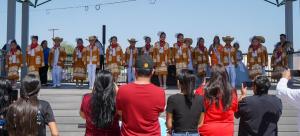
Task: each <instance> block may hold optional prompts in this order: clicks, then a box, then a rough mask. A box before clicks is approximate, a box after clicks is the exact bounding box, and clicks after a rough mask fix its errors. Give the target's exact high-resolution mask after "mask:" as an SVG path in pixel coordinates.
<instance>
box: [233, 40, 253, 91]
mask: <svg viewBox="0 0 300 136" xmlns="http://www.w3.org/2000/svg"><path fill="white" fill-rule="evenodd" d="M233 47H234V48H235V50H236V58H237V67H236V68H235V73H236V75H237V76H236V80H235V82H236V86H238V87H241V86H242V83H243V82H248V81H250V79H249V71H248V69H247V68H246V66H245V64H244V63H243V53H242V51H241V50H239V49H240V44H239V43H234V44H233Z"/></svg>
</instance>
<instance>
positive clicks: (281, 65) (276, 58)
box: [271, 45, 288, 81]
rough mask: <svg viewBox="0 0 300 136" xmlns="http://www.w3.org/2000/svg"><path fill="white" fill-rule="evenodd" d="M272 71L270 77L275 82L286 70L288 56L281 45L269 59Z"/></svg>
mask: <svg viewBox="0 0 300 136" xmlns="http://www.w3.org/2000/svg"><path fill="white" fill-rule="evenodd" d="M271 67H272V69H273V72H272V75H271V77H272V78H273V79H275V80H277V81H279V79H280V78H281V73H282V72H283V71H284V70H286V69H287V68H288V56H287V52H286V51H285V49H284V47H283V46H282V45H279V46H278V47H277V48H275V49H274V51H273V54H272V59H271Z"/></svg>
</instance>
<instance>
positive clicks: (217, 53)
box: [208, 44, 223, 66]
mask: <svg viewBox="0 0 300 136" xmlns="http://www.w3.org/2000/svg"><path fill="white" fill-rule="evenodd" d="M222 52H223V46H222V45H221V44H220V45H217V47H214V46H213V45H211V46H210V48H209V51H208V53H209V55H210V61H211V65H212V66H213V65H216V64H222V61H221V55H222Z"/></svg>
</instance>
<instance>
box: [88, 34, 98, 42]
mask: <svg viewBox="0 0 300 136" xmlns="http://www.w3.org/2000/svg"><path fill="white" fill-rule="evenodd" d="M87 40H88V41H95V40H97V36H95V35H93V36H90V37H89V38H88V39H87Z"/></svg>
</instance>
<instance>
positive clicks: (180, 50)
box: [173, 43, 189, 74]
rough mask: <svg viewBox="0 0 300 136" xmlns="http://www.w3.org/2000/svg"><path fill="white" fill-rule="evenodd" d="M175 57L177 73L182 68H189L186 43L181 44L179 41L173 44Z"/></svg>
mask: <svg viewBox="0 0 300 136" xmlns="http://www.w3.org/2000/svg"><path fill="white" fill-rule="evenodd" d="M173 57H174V58H173V59H174V60H175V61H174V62H175V65H176V73H177V74H178V73H179V72H180V71H181V70H182V69H187V65H188V63H189V56H188V48H187V46H186V44H184V43H182V45H181V46H179V45H178V43H175V44H174V45H173Z"/></svg>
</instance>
